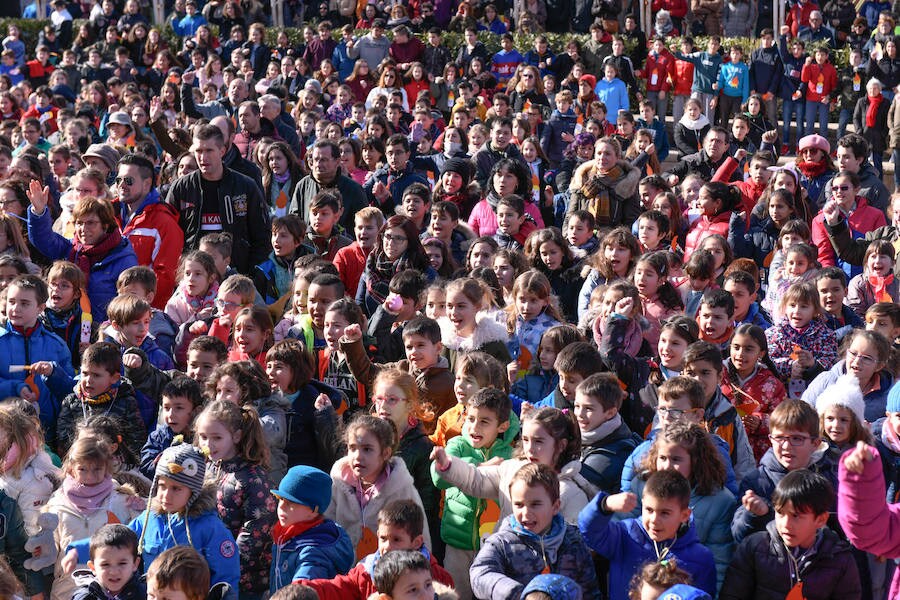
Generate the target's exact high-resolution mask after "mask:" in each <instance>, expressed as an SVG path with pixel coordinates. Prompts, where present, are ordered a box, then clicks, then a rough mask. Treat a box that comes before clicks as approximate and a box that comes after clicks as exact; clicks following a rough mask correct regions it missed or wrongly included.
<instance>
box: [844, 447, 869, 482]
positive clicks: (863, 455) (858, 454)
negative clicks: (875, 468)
mask: <svg viewBox="0 0 900 600" xmlns="http://www.w3.org/2000/svg"><path fill="white" fill-rule="evenodd" d="M873 460H875V448H873V447H872V446H869V445H868V444H866V443H865V442H864V441H862V440H860V441H858V442H856V448H854V449H853V452H851V453H850V454H848V455H847V456H845V457H844V458H843V461H844V468H846V469H847V470H848V471H850V472H851V473H856V474H857V475H862V472H863V469H865V468H866V463H867V462H871V461H873Z"/></svg>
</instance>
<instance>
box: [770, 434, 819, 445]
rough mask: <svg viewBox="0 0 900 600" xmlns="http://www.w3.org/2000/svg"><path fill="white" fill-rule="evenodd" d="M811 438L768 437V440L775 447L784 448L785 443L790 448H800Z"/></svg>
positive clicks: (790, 436)
mask: <svg viewBox="0 0 900 600" xmlns="http://www.w3.org/2000/svg"><path fill="white" fill-rule="evenodd" d="M811 439H812V438H811V437H810V436H808V435H770V436H769V440H771V442H772V443H773V444H774V445H776V446H784V444H785V442H787V443H788V444H790V445H791V446H802V445H803V444H805V443H806V441H807V440H811Z"/></svg>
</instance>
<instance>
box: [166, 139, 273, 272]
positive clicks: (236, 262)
mask: <svg viewBox="0 0 900 600" xmlns="http://www.w3.org/2000/svg"><path fill="white" fill-rule="evenodd" d="M191 151H192V152H193V154H194V158H195V159H196V160H197V165H198V169H197V170H196V171H194V172H193V173H190V174H189V175H185V176H184V177H182V178H180V179H177V180H176V181H175V182H174V183H173V184H172V187H171V188H170V189H169V195H168V197H167V198H166V202H168V203H169V204H171V205H172V206H174V207H175V208H176V209H177V210H178V212H179V214H180V218H179V225H180V226H181V229H182V231H184V238H185V244H184V245H185V249H186V250H196V249H197V248H198V247H199V246H200V238H201V237H203V236H204V235H205V234H207V233H213V232H217V231H226V232H228V233H230V234H231V236H232V239H233V240H234V246H233V248H232V250H231V264H232V266H233V267H234V268H235V269H237V270H238V272H239V273H242V274H244V275H246V274H248V273H249V272H250V269H251V268H253V267H254V266H255V265H258V264H259V263H261V262H263V261H264V260H265V259H266V258H267V257H268V256H269V252H270V251H271V249H272V245H271V241H270V238H271V231H270V226H269V208H268V206H267V205H266V203H265V201H264V200H263V195H262V189H261V188H260V186H258V185H257V184H256V182H254V181H253V180H252V179H250V178H249V177H246V176H244V175H241V174H240V173H238V172H237V171H235V170H233V169H229V168H228V167H226V166H225V164H224V163H223V158H224V157H225V153H226V152H227V147H226V146H225V136H223V135H222V130H221V129H219V128H218V127H216V126H215V125H201V126H199V127H197V128H195V129H194V140H193V144H192V145H191Z"/></svg>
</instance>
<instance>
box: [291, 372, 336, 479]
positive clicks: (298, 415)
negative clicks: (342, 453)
mask: <svg viewBox="0 0 900 600" xmlns="http://www.w3.org/2000/svg"><path fill="white" fill-rule="evenodd" d="M319 394H325V395H326V396H328V399H329V400H331V408H326V409H325V410H316V408H315V403H316V398H317V397H318V396H319ZM287 401H288V408H287V409H286V414H287V424H288V431H287V439H286V441H285V445H284V452H285V454H286V455H287V463H285V464H287V465H310V466H313V467H316V468H318V469H321V470H323V471H328V470H329V469H331V466H332V465H333V464H334V461H335V459H336V458H337V457H336V456H335V453H336V449H337V446H338V445H339V444H338V440H337V439H336V437H337V433H336V431H335V427H334V425H333V423H334V422H335V421H336V417H337V415H341V414H343V413H344V411H346V410H347V397H346V396H345V395H344V393H343V392H341V391H340V390H337V389H335V388H333V387H331V386H330V385H328V384H325V383H322V382H321V381H317V380H315V379H311V380H309V381H308V382H307V383H306V385H304V386H303V387H301V388H300V390H298V391H297V393H296V394H291V397H290V398H289V399H287ZM282 475H283V474H282Z"/></svg>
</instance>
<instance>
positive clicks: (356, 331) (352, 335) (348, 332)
mask: <svg viewBox="0 0 900 600" xmlns="http://www.w3.org/2000/svg"><path fill="white" fill-rule="evenodd" d="M344 339H345V340H347V341H348V342H355V341H357V340H361V339H362V329H361V328H360V326H359V325H357V324H356V323H352V324H350V325H347V327H346V328H345V329H344Z"/></svg>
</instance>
